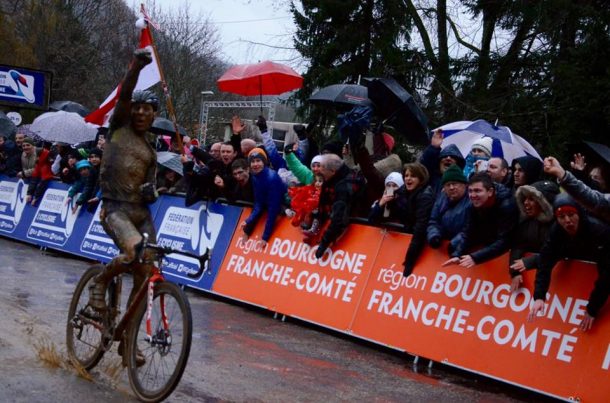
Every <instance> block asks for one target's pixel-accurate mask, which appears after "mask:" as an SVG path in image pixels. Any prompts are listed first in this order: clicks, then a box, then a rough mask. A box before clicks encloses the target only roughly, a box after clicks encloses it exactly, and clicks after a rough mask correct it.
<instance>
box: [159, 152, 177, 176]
mask: <svg viewBox="0 0 610 403" xmlns="http://www.w3.org/2000/svg"><path fill="white" fill-rule="evenodd" d="M157 164H159V165H162V166H164V167H166V168H168V169H171V170H172V171H174V172H176V173H177V174H178V175H182V174H183V172H182V161H181V160H180V154H176V153H172V152H169V151H157Z"/></svg>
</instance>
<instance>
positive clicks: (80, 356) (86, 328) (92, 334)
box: [66, 264, 105, 370]
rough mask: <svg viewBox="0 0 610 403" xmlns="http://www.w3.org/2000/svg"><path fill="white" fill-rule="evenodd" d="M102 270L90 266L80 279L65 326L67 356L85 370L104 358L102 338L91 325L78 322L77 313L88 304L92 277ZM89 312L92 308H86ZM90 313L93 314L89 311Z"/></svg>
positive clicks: (99, 266) (102, 266) (102, 267)
mask: <svg viewBox="0 0 610 403" xmlns="http://www.w3.org/2000/svg"><path fill="white" fill-rule="evenodd" d="M102 270H104V265H102V264H96V265H93V266H91V267H90V268H89V269H88V270H87V271H85V273H84V274H83V275H82V277H81V278H80V280H79V282H78V284H77V285H76V289H75V290H74V294H73V295H72V301H71V302H70V308H69V309H68V322H67V325H66V346H67V350H68V355H69V357H70V359H71V360H72V361H73V363H75V364H77V365H80V366H82V367H83V368H84V369H86V370H90V369H91V368H93V367H95V366H96V365H97V363H98V362H99V361H100V360H101V359H102V357H103V356H104V352H105V349H104V342H103V336H102V333H101V332H100V330H99V329H97V328H96V327H95V326H93V325H89V324H85V323H83V322H82V320H79V315H78V314H79V313H80V312H81V311H82V310H83V309H85V308H86V306H87V304H88V303H89V288H88V287H89V284H91V282H92V281H93V279H94V277H95V276H97V275H98V274H100V273H101V272H102ZM87 309H89V310H91V309H92V308H90V307H89V308H87ZM91 312H94V311H92V310H91Z"/></svg>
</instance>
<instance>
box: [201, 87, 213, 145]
mask: <svg viewBox="0 0 610 403" xmlns="http://www.w3.org/2000/svg"><path fill="white" fill-rule="evenodd" d="M206 95H214V91H201V110H200V111H199V138H198V140H199V145H200V147H203V146H205V142H206V139H207V137H208V136H207V134H208V128H207V127H204V126H203V123H204V122H203V115H204V113H203V111H204V103H205V102H204V101H203V100H204V97H205V96H206ZM202 139H203V142H202Z"/></svg>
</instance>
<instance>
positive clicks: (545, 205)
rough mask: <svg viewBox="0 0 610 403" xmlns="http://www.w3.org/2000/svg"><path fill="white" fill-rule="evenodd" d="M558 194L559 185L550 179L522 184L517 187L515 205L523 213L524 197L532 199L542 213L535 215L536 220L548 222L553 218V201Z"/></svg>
mask: <svg viewBox="0 0 610 403" xmlns="http://www.w3.org/2000/svg"><path fill="white" fill-rule="evenodd" d="M558 194H559V186H557V184H555V183H553V182H551V181H538V182H536V183H533V184H531V185H523V186H519V188H517V191H516V193H515V198H516V199H517V206H518V207H519V210H520V211H521V213H522V215H525V205H524V203H523V202H524V201H525V198H526V197H531V198H532V199H534V200H535V201H536V202H537V203H538V205H539V206H540V209H541V210H542V213H541V214H540V216H538V217H537V220H538V221H541V222H549V221H551V220H552V219H553V202H554V201H555V198H556V197H557V195H558Z"/></svg>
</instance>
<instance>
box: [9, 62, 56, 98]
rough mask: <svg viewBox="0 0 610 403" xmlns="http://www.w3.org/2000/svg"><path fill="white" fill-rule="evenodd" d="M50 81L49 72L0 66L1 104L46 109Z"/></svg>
mask: <svg viewBox="0 0 610 403" xmlns="http://www.w3.org/2000/svg"><path fill="white" fill-rule="evenodd" d="M47 81H48V82H47ZM50 81H51V74H50V73H49V72H44V71H40V70H30V69H24V68H20V67H14V66H2V65H0V102H1V101H4V102H8V103H10V104H12V105H20V106H24V107H28V106H29V107H32V106H34V107H37V108H46V107H47V103H48V96H47V92H46V91H45V89H46V88H50V85H51V83H50Z"/></svg>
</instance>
